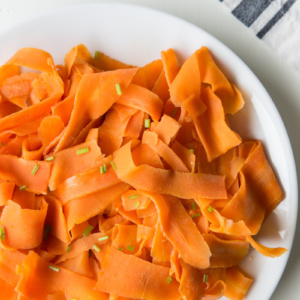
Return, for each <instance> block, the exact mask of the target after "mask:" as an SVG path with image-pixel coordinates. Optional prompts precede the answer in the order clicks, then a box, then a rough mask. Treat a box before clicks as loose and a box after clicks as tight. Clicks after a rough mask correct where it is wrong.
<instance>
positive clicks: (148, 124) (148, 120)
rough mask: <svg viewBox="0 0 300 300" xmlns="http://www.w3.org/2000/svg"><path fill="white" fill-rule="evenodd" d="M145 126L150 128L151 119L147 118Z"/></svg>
mask: <svg viewBox="0 0 300 300" xmlns="http://www.w3.org/2000/svg"><path fill="white" fill-rule="evenodd" d="M144 126H145V128H150V119H145V122H144Z"/></svg>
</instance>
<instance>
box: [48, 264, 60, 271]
mask: <svg viewBox="0 0 300 300" xmlns="http://www.w3.org/2000/svg"><path fill="white" fill-rule="evenodd" d="M49 269H51V270H53V271H55V272H59V268H58V267H56V266H53V265H50V266H49Z"/></svg>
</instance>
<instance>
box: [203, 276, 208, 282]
mask: <svg viewBox="0 0 300 300" xmlns="http://www.w3.org/2000/svg"><path fill="white" fill-rule="evenodd" d="M207 278H208V275H207V274H204V275H203V282H204V283H207Z"/></svg>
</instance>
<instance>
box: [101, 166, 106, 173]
mask: <svg viewBox="0 0 300 300" xmlns="http://www.w3.org/2000/svg"><path fill="white" fill-rule="evenodd" d="M106 171H107V167H106V164H104V165H103V166H101V167H100V173H101V174H103V173H105V172H106Z"/></svg>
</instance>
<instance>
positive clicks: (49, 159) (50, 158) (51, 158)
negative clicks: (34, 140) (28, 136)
mask: <svg viewBox="0 0 300 300" xmlns="http://www.w3.org/2000/svg"><path fill="white" fill-rule="evenodd" d="M53 159H54V157H53V156H49V157H47V158H46V159H45V161H52V160H53Z"/></svg>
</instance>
